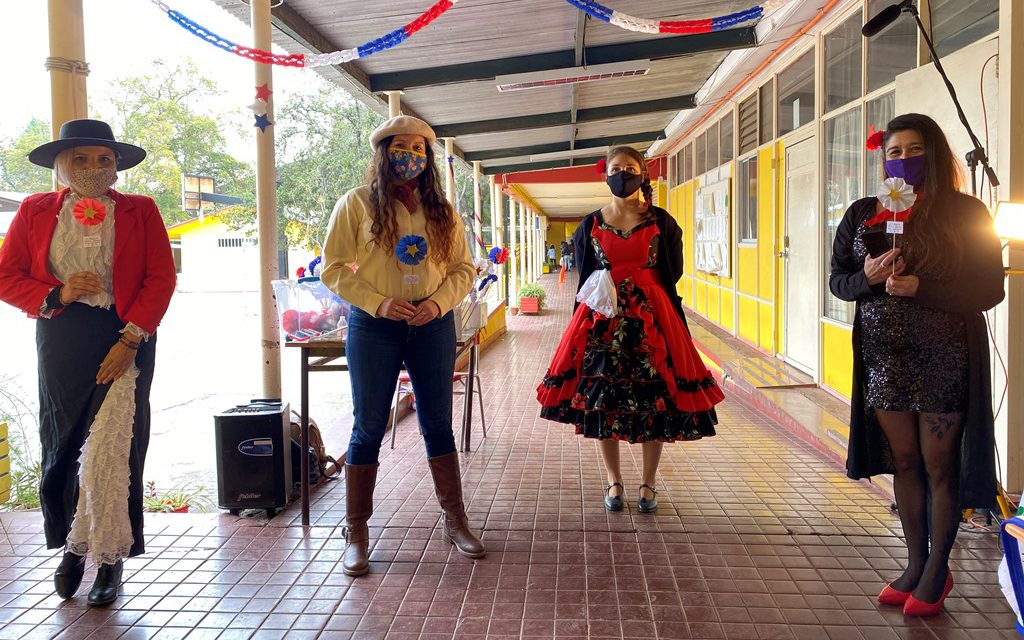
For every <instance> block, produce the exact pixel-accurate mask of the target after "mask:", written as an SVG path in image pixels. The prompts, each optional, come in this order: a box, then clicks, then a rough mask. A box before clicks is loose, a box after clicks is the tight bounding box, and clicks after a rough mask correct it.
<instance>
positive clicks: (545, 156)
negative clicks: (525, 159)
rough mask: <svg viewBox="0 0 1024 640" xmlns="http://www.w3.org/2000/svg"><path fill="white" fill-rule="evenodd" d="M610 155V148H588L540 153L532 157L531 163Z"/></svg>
mask: <svg viewBox="0 0 1024 640" xmlns="http://www.w3.org/2000/svg"><path fill="white" fill-rule="evenodd" d="M606 153H608V147H587V148H586V149H573V150H572V151H552V152H551V153H540V154H537V155H533V156H530V162H538V161H541V160H562V159H564V158H576V157H593V156H601V155H604V154H606Z"/></svg>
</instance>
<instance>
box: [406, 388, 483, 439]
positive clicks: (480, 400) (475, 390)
mask: <svg viewBox="0 0 1024 640" xmlns="http://www.w3.org/2000/svg"><path fill="white" fill-rule="evenodd" d="M468 377H469V374H468V373H466V372H464V371H456V372H455V373H454V374H453V375H452V382H459V383H461V384H462V390H461V391H459V390H455V391H453V394H454V395H465V393H466V378H468ZM473 382H474V384H473V395H475V396H476V398H477V402H478V403H479V407H480V426H481V427H482V428H483V433H484V437H485V438H486V437H487V417H486V416H485V415H484V394H483V388H482V387H481V386H480V374H477V375H475V376H473ZM411 383H412V378H410V377H409V372H408V371H402V372H401V373H399V374H398V384H396V385H395V408H394V409H392V410H391V448H392V449H394V448H395V436H396V435H397V434H398V405H399V403H400V402H401V401H402V394H403V393H405V396H409V395H412V389H411V388H409V389H407V390H406V391H404V392H403V391H402V385H408V384H411ZM465 431H466V423H465V421H463V422H462V427H461V428H460V429H459V440H462V439H463V437H464V436H465Z"/></svg>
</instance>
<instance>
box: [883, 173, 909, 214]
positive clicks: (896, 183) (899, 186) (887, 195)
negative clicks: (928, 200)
mask: <svg viewBox="0 0 1024 640" xmlns="http://www.w3.org/2000/svg"><path fill="white" fill-rule="evenodd" d="M878 199H879V201H881V203H882V206H883V207H885V208H886V209H888V210H889V211H892V212H893V213H902V212H903V211H906V210H907V209H909V208H911V207H913V206H914V201H915V200H916V199H917V196H915V195H914V187H913V186H911V185H909V184H907V183H906V181H904V180H903V178H886V179H885V181H884V182H883V183H882V189H881V190H880V191H879V192H878Z"/></svg>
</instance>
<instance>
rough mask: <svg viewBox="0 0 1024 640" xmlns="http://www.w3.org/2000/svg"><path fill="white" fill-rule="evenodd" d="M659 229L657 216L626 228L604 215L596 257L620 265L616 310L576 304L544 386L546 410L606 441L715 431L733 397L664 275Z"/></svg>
mask: <svg viewBox="0 0 1024 640" xmlns="http://www.w3.org/2000/svg"><path fill="white" fill-rule="evenodd" d="M658 233H659V230H658V226H657V224H656V223H655V221H654V220H653V219H651V220H649V221H646V222H643V223H641V224H640V225H638V226H637V227H636V228H634V229H633V230H632V231H630V232H628V233H626V232H622V231H620V230H618V229H616V228H614V227H612V226H609V225H607V224H605V223H604V221H603V220H602V218H601V216H600V214H598V215H597V216H595V217H594V227H593V230H592V231H591V242H592V243H593V249H594V253H595V256H596V259H597V265H596V266H597V268H600V269H608V270H609V271H610V275H611V277H612V281H613V282H614V283H615V287H616V294H617V309H616V313H615V315H614V316H613V317H611V318H606V317H604V316H603V315H601V314H600V313H597V312H595V311H593V310H592V309H590V307H588V306H587V305H586V304H582V303H581V304H580V305H579V306H578V307H577V308H576V312H575V313H574V314H573V317H572V320H571V321H570V322H569V326H568V327H567V328H566V330H565V334H564V335H563V336H562V340H561V342H560V343H559V345H558V349H557V350H556V351H555V356H554V359H553V360H552V361H551V366H550V367H549V368H548V372H547V375H545V376H544V381H543V382H542V383H541V384H540V386H539V387H537V399H538V400H539V401H540V403H541V405H542V408H541V417H543V418H547V419H548V420H554V421H557V422H564V423H566V424H573V425H576V433H577V434H582V435H583V436H584V437H587V438H599V439H602V440H603V439H608V438H611V439H613V440H625V441H627V442H648V441H655V440H660V441H663V442H673V441H676V440H697V439H699V438H703V437H705V436H713V435H715V424H717V422H718V420H717V417H716V415H715V409H714V407H715V405H716V404H718V403H719V402H721V401H722V400H723V398H724V396H723V394H722V390H721V389H720V388H719V387H718V385H717V383H716V382H715V379H714V378H713V377H712V376H711V372H710V371H709V370H708V368H707V366H706V365H705V364H704V362H703V361H702V360H701V358H700V355H699V354H698V353H697V350H696V348H695V347H694V346H693V341H692V340H691V338H690V334H689V332H688V331H687V330H686V327H685V326H684V325H683V322H682V319H681V317H680V315H679V311H678V310H677V309H676V308H675V307H674V304H673V303H672V301H671V300H670V299H669V297H668V294H667V293H666V292H665V289H664V288H663V286H662V284H661V281H660V280H659V278H658V272H657V269H656V268H655V267H656V266H657V262H658V244H659V243H658Z"/></svg>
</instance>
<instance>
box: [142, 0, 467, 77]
mask: <svg viewBox="0 0 1024 640" xmlns="http://www.w3.org/2000/svg"><path fill="white" fill-rule="evenodd" d="M152 2H153V4H155V5H156V6H158V7H160V10H161V11H163V12H165V13H166V14H167V17H168V18H170V19H171V20H173V21H174V22H176V23H177V24H178V25H179V26H181V27H182V28H183V29H185V30H186V31H188V32H189V33H192V34H193V35H195V36H196V37H198V38H202V39H203V40H206V41H207V42H209V43H210V44H212V45H213V46H215V47H217V48H219V49H223V50H224V51H228V52H230V53H233V54H235V55H237V56H241V57H243V58H248V59H249V60H253V61H255V62H262V63H263V64H274V65H278V66H282V67H305V68H313V67H326V66H329V65H335V64H343V63H345V62H351V61H353V60H356V59H359V58H365V57H367V56H369V55H372V54H374V53H377V52H378V51H384V50H385V49H390V48H392V47H395V46H397V45H399V44H401V43H403V42H405V41H406V40H408V39H409V37H410V36H412V35H413V34H414V33H416V32H417V31H419V30H420V29H422V28H423V27H425V26H427V25H428V24H430V23H431V22H433V21H434V20H435V19H437V18H438V17H440V16H441V15H442V14H443V13H444V12H446V11H448V10H449V9H451V8H452V6H454V5H455V3H456V2H458V0H439V1H438V2H437V3H436V4H434V6H432V7H430V8H429V9H427V10H426V11H424V12H423V13H422V14H420V16H419V17H418V18H416V19H415V20H413V21H412V22H410V23H409V24H407V25H405V26H404V27H401V28H399V29H395V30H394V31H392V32H391V33H387V34H384V35H383V36H381V37H379V38H376V39H375V40H371V41H370V42H367V43H366V44H364V45H361V46H358V47H355V48H354V49H342V50H341V51H332V52H330V53H319V54H309V55H306V54H302V53H292V54H277V53H273V52H270V51H265V50H263V49H254V48H252V47H246V46H244V45H240V44H237V43H235V42H232V41H231V40H228V39H227V38H223V37H221V36H219V35H217V34H216V33H214V32H212V31H210V30H209V29H207V28H206V27H204V26H202V25H201V24H199V23H197V22H195V21H193V20H191V19H189V18H187V17H186V16H185V15H183V14H182V13H180V12H178V11H175V10H174V9H171V8H170V7H169V6H167V4H166V3H165V2H162V1H161V0H152Z"/></svg>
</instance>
